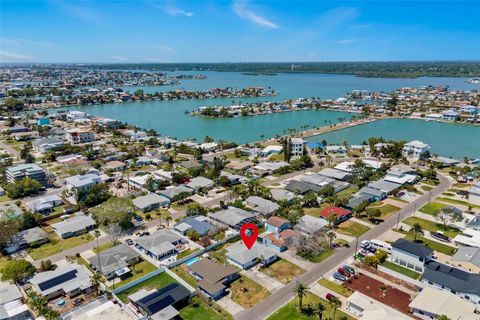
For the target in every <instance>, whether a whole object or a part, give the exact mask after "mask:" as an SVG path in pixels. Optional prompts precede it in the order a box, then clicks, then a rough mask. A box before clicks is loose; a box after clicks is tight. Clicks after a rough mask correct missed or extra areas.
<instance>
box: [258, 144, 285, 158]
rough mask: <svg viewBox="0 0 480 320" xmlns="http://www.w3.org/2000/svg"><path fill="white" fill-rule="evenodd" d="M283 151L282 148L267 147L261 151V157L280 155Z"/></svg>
mask: <svg viewBox="0 0 480 320" xmlns="http://www.w3.org/2000/svg"><path fill="white" fill-rule="evenodd" d="M282 150H283V147H282V146H276V145H269V146H266V147H265V148H263V150H262V151H260V154H259V155H260V156H261V157H268V156H270V155H272V154H279V153H280V152H282Z"/></svg>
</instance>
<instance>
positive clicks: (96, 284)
mask: <svg viewBox="0 0 480 320" xmlns="http://www.w3.org/2000/svg"><path fill="white" fill-rule="evenodd" d="M101 280H102V275H101V274H100V273H98V272H94V273H93V276H92V277H90V284H91V285H92V288H93V289H94V290H95V292H97V293H98V292H99V288H100V281H101Z"/></svg>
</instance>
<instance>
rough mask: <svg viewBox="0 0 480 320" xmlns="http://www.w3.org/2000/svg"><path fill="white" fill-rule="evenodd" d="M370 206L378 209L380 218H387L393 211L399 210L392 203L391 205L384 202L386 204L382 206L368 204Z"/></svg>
mask: <svg viewBox="0 0 480 320" xmlns="http://www.w3.org/2000/svg"><path fill="white" fill-rule="evenodd" d="M369 207H370V208H375V209H378V210H380V213H381V214H380V218H379V219H381V220H385V219H387V218H388V217H390V216H391V215H392V214H394V213H395V212H397V211H399V210H400V208H399V207H397V206H394V205H391V204H386V205H383V206H379V207H378V206H373V207H372V206H369Z"/></svg>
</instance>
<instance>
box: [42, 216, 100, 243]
mask: <svg viewBox="0 0 480 320" xmlns="http://www.w3.org/2000/svg"><path fill="white" fill-rule="evenodd" d="M51 227H52V229H53V231H55V233H56V234H58V235H59V236H60V238H62V239H67V238H71V237H75V236H78V235H81V234H83V233H86V232H88V231H91V230H93V229H95V227H96V223H95V221H94V220H93V219H92V218H91V217H90V216H87V215H85V214H84V213H82V212H77V213H75V215H74V216H73V217H72V218H69V219H66V220H64V221H62V222H57V223H54V224H52V225H51Z"/></svg>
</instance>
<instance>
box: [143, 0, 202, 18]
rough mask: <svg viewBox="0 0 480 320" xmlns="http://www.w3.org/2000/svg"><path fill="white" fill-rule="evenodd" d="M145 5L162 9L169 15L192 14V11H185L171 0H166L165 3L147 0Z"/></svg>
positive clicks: (186, 15) (189, 15) (190, 15)
mask: <svg viewBox="0 0 480 320" xmlns="http://www.w3.org/2000/svg"><path fill="white" fill-rule="evenodd" d="M146 3H147V5H149V6H150V7H152V8H156V9H162V10H163V11H164V12H165V13H166V14H168V15H170V16H185V17H192V16H193V15H194V13H193V12H190V11H185V10H183V9H180V8H179V7H177V5H176V4H175V2H174V1H173V0H168V1H166V2H165V4H158V3H157V2H156V1H154V0H147V2H146Z"/></svg>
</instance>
